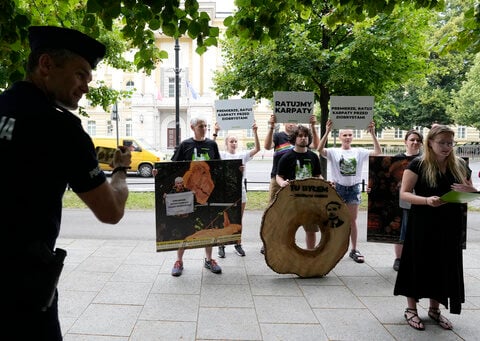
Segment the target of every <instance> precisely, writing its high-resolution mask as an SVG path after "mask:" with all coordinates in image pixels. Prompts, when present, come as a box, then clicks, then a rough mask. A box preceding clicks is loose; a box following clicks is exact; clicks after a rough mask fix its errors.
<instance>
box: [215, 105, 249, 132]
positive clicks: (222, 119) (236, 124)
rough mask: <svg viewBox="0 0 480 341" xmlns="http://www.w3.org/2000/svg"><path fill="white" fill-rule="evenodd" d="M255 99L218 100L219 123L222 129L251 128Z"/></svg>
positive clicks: (216, 106)
mask: <svg viewBox="0 0 480 341" xmlns="http://www.w3.org/2000/svg"><path fill="white" fill-rule="evenodd" d="M254 104H255V100H254V99H248V98H247V99H226V100H216V101H215V110H216V112H217V123H218V124H219V125H220V127H222V130H225V131H226V130H235V129H250V128H252V125H253V122H254V120H255V119H254V115H253V105H254Z"/></svg>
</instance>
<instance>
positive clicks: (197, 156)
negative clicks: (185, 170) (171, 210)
mask: <svg viewBox="0 0 480 341" xmlns="http://www.w3.org/2000/svg"><path fill="white" fill-rule="evenodd" d="M190 128H191V129H192V130H193V134H194V136H193V137H191V138H188V139H186V140H184V141H183V142H182V143H180V145H179V146H178V148H177V149H176V150H175V153H174V154H173V156H172V161H205V160H220V152H219V150H218V145H217V143H216V142H215V141H213V140H210V139H209V138H207V137H206V133H207V123H206V122H205V121H204V120H202V119H199V118H192V120H191V121H190ZM184 252H185V249H183V248H181V249H178V250H177V260H176V261H175V264H174V265H173V268H172V276H175V277H178V276H181V275H182V272H183V254H184ZM204 266H205V268H207V269H209V270H210V271H212V272H213V273H215V274H220V273H222V268H221V267H220V265H218V264H217V262H216V261H215V259H212V247H211V246H207V247H205V261H204Z"/></svg>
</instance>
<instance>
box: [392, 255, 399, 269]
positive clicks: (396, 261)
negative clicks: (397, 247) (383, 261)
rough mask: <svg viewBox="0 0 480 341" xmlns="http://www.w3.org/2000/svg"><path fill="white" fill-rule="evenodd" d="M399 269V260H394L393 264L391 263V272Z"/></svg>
mask: <svg viewBox="0 0 480 341" xmlns="http://www.w3.org/2000/svg"><path fill="white" fill-rule="evenodd" d="M399 268H400V258H396V259H395V262H393V270H395V271H398V269H399Z"/></svg>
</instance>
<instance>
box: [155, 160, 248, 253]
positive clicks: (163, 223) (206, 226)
mask: <svg viewBox="0 0 480 341" xmlns="http://www.w3.org/2000/svg"><path fill="white" fill-rule="evenodd" d="M241 165H242V160H237V159H236V160H210V161H176V162H159V163H156V164H155V168H156V169H157V170H158V173H157V175H156V176H155V218H156V236H157V238H156V244H157V251H168V250H176V249H179V248H185V249H191V248H200V247H205V246H216V245H221V244H222V245H226V244H235V243H236V242H237V241H238V240H240V239H241V233H242V212H241V208H242V172H241V171H240V166H241ZM172 198H174V200H176V201H172V200H170V199H172ZM188 198H191V200H193V209H192V210H187V209H186V208H187V206H188V200H189V199H188ZM175 210H178V211H177V212H175Z"/></svg>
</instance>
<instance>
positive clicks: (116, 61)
mask: <svg viewBox="0 0 480 341" xmlns="http://www.w3.org/2000/svg"><path fill="white" fill-rule="evenodd" d="M180 5H181V6H180ZM209 22H210V17H209V15H208V14H207V13H206V12H200V11H199V5H198V2H197V0H186V1H185V2H183V3H182V4H180V1H179V0H156V1H152V0H64V1H57V0H35V1H28V0H4V1H1V2H0V37H1V40H0V58H1V60H2V64H1V65H0V89H1V88H6V87H8V86H9V84H11V83H12V82H13V81H16V80H19V79H22V78H23V77H24V74H25V61H26V59H27V55H28V53H29V48H28V41H27V40H28V27H29V26H31V25H56V26H62V27H68V28H75V29H78V30H80V31H82V32H85V33H87V34H89V35H90V36H92V37H95V38H97V39H98V40H100V41H101V42H103V43H105V45H106V46H107V56H106V58H105V62H107V63H108V64H110V65H112V66H114V67H117V68H121V69H124V70H128V69H135V70H138V71H140V70H142V71H145V72H146V73H150V72H151V70H153V69H154V68H155V67H156V66H157V64H158V63H159V62H160V61H161V60H162V59H165V58H167V57H168V55H167V52H165V51H160V50H159V49H158V48H157V46H156V45H155V36H154V33H155V32H157V31H161V32H162V33H163V34H165V35H167V36H171V37H173V38H179V37H180V36H183V35H187V36H189V37H190V38H192V39H196V42H197V46H198V48H197V52H198V53H200V54H202V53H203V52H205V51H206V49H207V47H209V46H214V45H216V44H217V37H218V34H219V29H218V28H217V27H211V26H210V25H209ZM129 49H135V50H136V51H137V52H136V54H135V57H134V61H133V63H129V62H127V61H126V60H124V59H123V58H122V57H121V55H122V53H123V52H124V51H126V50H129ZM100 86H101V85H100ZM98 94H103V95H105V94H107V95H108V96H107V98H109V99H110V100H112V101H113V102H115V101H116V100H119V99H120V98H122V97H124V96H128V93H125V92H115V91H110V90H109V89H108V88H104V89H101V90H99V91H92V93H91V94H89V95H88V96H87V97H88V98H89V99H90V101H91V102H92V104H93V105H97V104H100V105H102V106H103V107H104V109H105V110H108V101H105V100H103V101H102V98H100V97H99V96H97V95H98ZM113 102H110V104H111V103H113ZM105 105H107V107H105Z"/></svg>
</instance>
